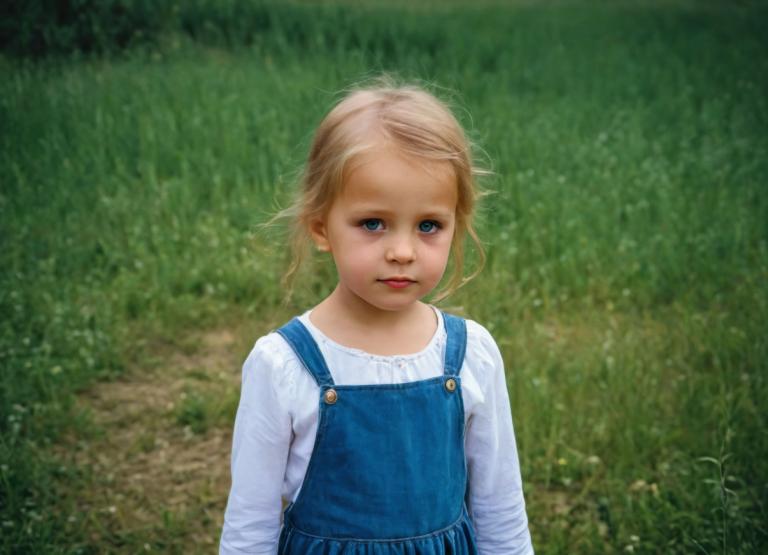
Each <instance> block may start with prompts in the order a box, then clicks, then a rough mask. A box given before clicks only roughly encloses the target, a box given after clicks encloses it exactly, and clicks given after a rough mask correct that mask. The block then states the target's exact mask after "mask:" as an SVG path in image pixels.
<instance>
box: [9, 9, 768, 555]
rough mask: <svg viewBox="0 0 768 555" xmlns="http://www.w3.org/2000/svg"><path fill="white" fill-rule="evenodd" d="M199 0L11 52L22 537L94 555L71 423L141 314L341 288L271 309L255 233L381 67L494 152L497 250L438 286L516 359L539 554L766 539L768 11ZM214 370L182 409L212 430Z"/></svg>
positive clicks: (302, 303)
mask: <svg viewBox="0 0 768 555" xmlns="http://www.w3.org/2000/svg"><path fill="white" fill-rule="evenodd" d="M194 6H195V9H197V10H201V11H200V13H198V12H194V11H193V10H192V8H189V10H190V11H189V13H186V14H185V15H184V17H186V18H187V20H189V21H191V23H188V24H187V27H182V30H181V31H179V30H177V31H176V32H174V33H169V34H168V35H166V36H161V37H159V38H158V39H157V41H156V42H155V43H150V44H145V45H139V46H138V47H137V48H135V49H134V50H131V51H127V52H123V53H120V54H117V55H113V56H110V57H104V58H98V59H93V58H78V57H73V58H63V59H62V58H57V59H53V58H49V59H42V60H38V61H36V62H29V61H20V60H11V59H4V60H2V61H0V74H1V76H2V79H0V186H1V187H2V189H1V191H0V241H1V243H0V246H2V249H1V250H0V261H1V266H0V267H1V268H2V269H1V270H0V312H1V313H2V314H3V317H2V319H1V320H0V361H1V364H2V382H1V383H0V386H1V387H2V389H1V390H0V416H1V417H2V420H1V421H0V431H1V432H2V440H0V530H2V533H0V538H2V539H0V546H2V547H1V548H0V549H2V550H3V551H4V552H9V553H70V552H96V551H97V550H96V548H94V550H93V551H89V550H88V549H87V548H80V549H79V551H77V550H75V549H74V548H70V547H68V546H74V545H86V544H87V542H88V539H87V538H86V537H77V536H76V535H75V536H74V537H73V536H72V534H73V532H72V529H71V527H69V528H68V527H67V524H66V522H65V521H64V517H62V516H57V515H60V511H58V510H57V494H56V491H57V490H56V488H57V487H58V484H59V483H60V481H61V477H62V475H64V476H67V480H70V482H71V483H77V475H78V472H82V470H77V469H66V468H62V467H61V464H60V463H59V462H58V461H57V460H55V459H54V458H52V457H51V455H50V452H49V446H50V444H51V443H52V442H55V441H56V438H57V437H59V436H60V434H61V433H63V432H64V431H65V430H67V429H69V428H72V427H81V426H87V425H88V424H87V422H81V421H79V420H73V413H72V411H71V410H70V409H71V399H72V395H73V394H74V393H75V392H77V391H79V390H81V389H83V388H87V387H88V385H89V384H90V383H92V382H93V381H94V380H97V379H104V378H110V377H113V376H115V375H117V374H119V373H120V372H121V371H122V370H123V369H124V368H125V366H126V365H127V364H128V363H129V362H133V363H137V364H141V359H140V358H138V359H136V357H140V356H141V355H139V354H136V353H137V351H136V350H135V349H134V347H133V345H134V343H135V341H136V340H137V338H145V339H146V338H150V337H173V336H175V335H177V334H178V333H180V332H182V331H183V330H185V329H189V328H199V327H205V326H208V325H212V324H213V323H214V322H216V323H217V324H222V323H226V322H227V319H228V317H229V316H228V315H230V314H232V313H233V312H237V313H238V314H243V313H245V314H249V315H250V317H251V318H253V319H262V318H267V319H271V318H274V317H275V314H283V313H286V310H288V311H289V313H290V312H291V311H296V310H299V309H303V308H306V307H308V306H310V305H311V304H312V303H315V302H317V301H318V300H319V299H320V298H322V295H323V294H325V293H327V292H328V287H329V279H328V276H329V272H330V271H331V270H330V269H329V268H327V267H326V266H320V268H319V270H318V273H317V274H316V275H310V274H309V273H308V274H307V275H305V276H304V277H303V278H302V281H301V283H300V286H299V289H298V291H297V295H296V298H295V299H294V301H293V304H292V306H291V307H290V308H289V309H285V308H283V307H281V306H280V303H281V300H282V298H281V295H282V291H281V289H280V286H279V279H280V276H281V275H282V272H283V271H284V269H285V258H284V255H283V252H284V249H283V247H282V246H281V244H280V243H279V241H278V238H276V237H272V236H271V235H263V234H256V233H254V231H255V229H256V226H257V224H259V223H261V222H263V221H265V220H266V219H267V217H268V215H269V214H270V213H272V212H273V211H274V209H275V207H276V206H277V205H278V204H281V203H282V204H284V203H285V202H287V200H288V199H289V198H290V193H291V189H292V181H293V177H294V175H295V173H296V171H297V169H298V167H299V165H300V163H301V160H302V157H303V156H304V155H305V153H306V148H307V145H308V143H309V140H310V138H311V132H312V130H313V128H314V126H315V125H316V124H317V123H318V121H319V120H320V118H321V117H322V115H323V113H324V112H325V111H326V110H327V109H328V107H329V106H330V105H331V103H332V102H333V100H334V98H337V94H336V93H337V91H339V90H340V89H341V88H343V87H345V86H347V85H349V84H350V83H351V82H353V81H356V80H359V79H361V78H364V77H366V76H371V75H375V74H376V73H377V72H379V71H382V70H390V71H395V72H397V73H398V74H400V75H402V76H403V77H405V78H409V79H417V78H418V79H424V80H427V81H429V82H433V83H435V84H436V85H438V86H439V87H440V88H438V89H437V92H438V93H439V94H442V95H443V96H444V97H446V98H448V99H449V100H450V99H452V100H453V101H454V102H455V104H456V105H457V106H458V107H459V112H458V113H459V116H460V118H461V119H462V121H463V122H464V123H465V124H466V125H467V126H468V127H469V128H470V129H471V135H472V137H473V139H474V140H475V141H476V142H477V143H479V144H480V145H481V146H482V147H483V148H484V150H485V153H486V156H485V158H486V163H487V164H489V165H491V166H492V167H493V169H494V170H495V172H496V173H495V176H494V177H492V178H490V179H488V180H486V181H485V182H484V185H485V186H486V187H487V188H489V189H492V190H493V191H495V193H494V195H493V196H491V197H489V198H488V199H487V200H486V203H485V205H484V208H483V211H482V213H481V222H480V234H481V237H482V238H483V239H484V241H485V242H486V245H487V251H488V258H489V259H488V264H487V266H486V268H485V269H484V271H483V273H482V274H481V276H480V277H478V278H477V279H476V280H475V281H473V282H471V284H470V285H468V286H467V287H466V288H465V289H464V290H461V291H460V292H459V293H458V294H456V295H455V296H454V297H451V298H449V299H448V300H447V301H446V302H445V303H444V304H445V306H446V307H457V306H463V307H465V309H466V311H467V314H468V315H469V316H471V317H473V318H474V319H476V320H478V321H479V322H481V323H483V324H485V325H486V326H488V327H489V329H491V331H492V332H493V334H494V336H495V337H496V338H497V340H498V342H499V344H500V346H501V348H502V351H503V354H504V356H505V359H506V361H507V365H508V385H509V390H510V395H511V400H512V405H513V412H514V418H515V426H516V433H517V437H518V443H519V449H520V456H521V463H522V469H523V476H524V481H525V486H526V498H527V501H528V504H529V518H530V521H531V529H532V532H533V536H534V543H535V546H536V548H537V552H539V553H615V552H621V551H629V550H630V548H631V550H632V551H633V552H636V553H658V552H665V553H676V552H677V553H691V552H700V553H753V552H759V551H761V550H764V549H765V547H766V545H767V544H768V539H767V538H766V535H767V534H768V531H767V530H766V526H765V522H768V515H767V514H766V499H768V462H767V461H768V436H767V435H766V430H768V421H767V420H768V418H767V417H766V415H767V414H768V410H767V409H768V407H766V402H765V399H766V395H768V387H767V386H766V370H768V368H767V366H766V362H765V361H766V360H768V341H767V340H766V337H765V331H764V326H765V322H766V321H768V287H767V286H766V283H767V281H766V278H768V194H767V193H766V191H767V190H768V189H766V186H767V185H768V125H767V124H768V101H766V98H768V96H767V95H766V94H765V93H766V91H767V90H768V86H767V85H768V78H767V77H766V76H768V56H766V54H767V53H768V45H767V44H766V40H765V38H764V36H763V33H762V30H761V29H762V28H761V26H760V25H759V23H758V22H759V21H760V20H761V18H763V19H764V16H765V10H764V9H763V8H759V7H750V5H748V4H745V5H744V6H743V7H742V8H738V9H737V8H733V7H731V6H730V5H727V7H726V5H724V6H723V7H719V6H718V5H717V4H716V3H706V4H703V5H700V6H697V5H695V4H690V5H689V4H686V3H662V2H660V3H656V4H645V5H635V4H632V3H621V4H613V3H606V4H601V3H593V4H581V3H559V4H556V5H544V6H540V5H537V4H526V3H520V4H518V5H515V6H512V7H500V6H493V5H488V6H481V7H476V8H468V7H462V6H461V5H452V7H451V8H450V9H441V10H439V11H436V12H435V13H429V12H428V11H426V10H424V11H422V10H418V11H407V12H406V11H405V10H406V9H405V8H400V7H389V8H388V7H385V6H380V7H378V8H375V9H366V10H363V9H355V10H346V11H341V10H335V9H325V8H314V7H311V6H305V7H295V6H294V7H292V8H286V9H282V10H276V11H275V13H277V14H280V18H282V19H279V18H278V19H276V20H277V21H279V22H280V25H273V26H271V27H268V28H265V29H263V30H262V31H260V32H259V33H255V34H252V33H250V32H246V31H247V29H249V27H248V25H247V23H248V20H247V19H245V20H244V21H245V22H244V23H241V25H242V29H241V30H243V29H244V30H243V31H242V33H244V34H241V35H239V34H238V32H236V31H237V29H235V30H234V31H233V32H232V33H231V34H229V35H228V34H227V32H226V31H227V29H231V27H228V26H231V25H232V24H233V23H232V22H233V21H238V14H237V13H234V15H233V14H231V13H230V14H229V15H227V13H228V12H227V13H224V11H222V12H221V13H218V16H217V17H219V19H216V18H215V17H211V19H210V20H208V19H206V15H205V13H207V12H205V10H209V11H211V13H213V14H214V15H216V13H215V7H212V6H207V4H205V3H204V2H198V3H195V4H194ZM318 10H319V11H320V12H321V13H320V15H318ZM257 11H258V10H256V11H254V12H253V13H257ZM204 12H205V13H204ZM195 13H197V15H194V14H195ZM259 13H261V12H259ZM190 14H192V15H190ZM201 14H202V15H201ZM222 14H223V15H222ZM404 14H406V16H405V17H404ZM254 17H255V16H254ZM228 18H229V19H228ZM206 21H209V23H210V24H209V25H207V26H206V24H205V22H206ZM339 21H344V22H345V26H343V27H339ZM211 22H212V23H211ZM183 29H186V30H187V31H188V32H189V33H191V34H192V35H194V36H195V37H196V40H197V42H194V41H191V40H190V39H189V38H188V36H189V35H187V34H184V32H183ZM206 29H207V31H205V30H206ZM249 33H250V34H249ZM246 35H247V36H246ZM233 37H234V39H233ZM470 114H471V117H470ZM203 385H204V384H200V388H201V389H200V390H199V391H200V392H202V386H203ZM200 392H197V393H196V392H193V394H190V396H189V397H187V399H186V400H185V402H184V403H183V404H182V405H181V406H180V407H179V408H178V409H177V413H176V415H175V416H176V418H177V421H178V422H179V424H180V425H185V426H190V427H192V428H194V430H195V431H201V432H202V431H204V429H205V428H206V427H207V426H209V425H220V420H221V418H222V417H221V414H222V413H221V412H220V409H219V408H217V405H212V401H211V400H210V399H207V398H206V397H205V395H203V394H202V393H200ZM225 425H229V424H228V423H227V424H225ZM148 441H150V440H148ZM93 518H98V517H93ZM190 526H193V523H191V522H188V521H187V520H186V519H185V518H184V516H183V515H174V514H168V518H167V528H168V537H169V538H182V537H183V536H184V535H185V530H188V529H189V527H190ZM82 533H83V534H85V532H82ZM135 541H136V544H135V546H139V547H141V546H142V545H143V543H144V541H143V538H137V539H136V540H135ZM166 545H167V544H166ZM135 546H134V547H135ZM112 548H113V549H114V550H115V551H120V549H127V550H128V551H131V547H130V546H128V547H126V546H122V548H121V547H120V546H112Z"/></svg>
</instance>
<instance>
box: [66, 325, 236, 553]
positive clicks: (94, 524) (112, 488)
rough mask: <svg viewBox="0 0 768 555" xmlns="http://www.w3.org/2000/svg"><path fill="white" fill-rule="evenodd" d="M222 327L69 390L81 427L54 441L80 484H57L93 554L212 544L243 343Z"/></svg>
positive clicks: (189, 549) (224, 488) (206, 549)
mask: <svg viewBox="0 0 768 555" xmlns="http://www.w3.org/2000/svg"><path fill="white" fill-rule="evenodd" d="M243 347H244V346H243V345H242V344H241V342H240V341H238V340H237V339H236V338H235V336H234V335H233V334H232V333H231V332H229V331H225V330H217V331H212V332H205V333H199V334H195V335H194V336H191V337H188V338H185V339H184V341H183V342H180V343H178V344H175V345H164V346H161V347H157V348H156V349H155V351H156V352H153V353H152V355H153V357H152V358H153V360H154V361H156V362H155V364H154V365H153V367H152V368H143V369H129V370H128V371H127V372H126V373H125V374H124V375H123V376H121V377H120V379H118V380H117V381H113V382H102V383H98V384H95V385H94V386H93V387H91V388H90V389H89V390H87V391H86V392H84V393H83V394H81V395H80V396H79V398H78V399H77V407H78V409H77V410H79V411H82V412H84V413H86V414H89V415H90V420H91V422H92V423H93V426H91V427H88V431H87V432H83V433H79V432H72V433H71V434H69V435H68V436H67V437H66V438H65V441H64V442H63V443H62V444H61V445H59V446H58V447H57V448H56V452H57V455H58V456H59V457H61V458H62V459H63V460H64V461H65V463H68V464H70V465H73V466H74V467H76V468H80V469H90V471H91V472H84V473H83V475H84V476H86V477H87V478H86V480H87V484H85V485H84V484H78V486H77V487H78V488H79V489H80V491H76V492H75V491H72V485H70V484H62V492H63V495H65V496H67V497H69V498H72V499H73V501H72V502H71V503H70V505H71V506H72V514H71V515H70V516H69V522H70V523H71V524H72V526H73V527H77V528H78V529H79V531H80V532H81V533H83V532H84V534H85V537H87V538H88V547H89V548H97V552H99V553H135V552H147V551H155V552H158V551H162V552H164V553H167V552H173V553H176V552H179V553H182V552H183V553H198V552H199V553H211V552H214V551H215V550H216V545H217V544H218V539H219V534H220V530H221V522H222V518H223V514H224V508H225V504H226V498H227V494H228V491H229V486H230V474H229V470H230V467H229V463H230V449H231V433H232V419H233V417H234V411H235V410H236V407H237V400H238V397H239V386H240V376H241V374H240V369H241V365H242V361H243V359H244V355H243V352H244V349H243Z"/></svg>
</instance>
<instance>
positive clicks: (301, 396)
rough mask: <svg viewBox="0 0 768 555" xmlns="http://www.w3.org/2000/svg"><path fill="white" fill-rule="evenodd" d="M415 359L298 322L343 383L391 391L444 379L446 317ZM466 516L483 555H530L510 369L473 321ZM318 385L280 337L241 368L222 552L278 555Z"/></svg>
mask: <svg viewBox="0 0 768 555" xmlns="http://www.w3.org/2000/svg"><path fill="white" fill-rule="evenodd" d="M439 319H440V324H439V326H438V331H437V332H436V333H435V336H434V337H433V339H432V341H431V342H430V344H429V345H428V346H427V347H426V348H425V349H424V350H422V351H420V352H419V353H414V354H410V355H402V356H377V355H371V354H369V353H366V352H364V351H360V350H357V349H351V348H349V347H345V346H342V345H339V344H337V343H335V342H333V341H332V340H330V339H329V338H327V337H326V336H324V335H323V334H322V332H320V331H319V330H318V329H317V328H315V327H314V326H313V325H312V323H311V321H310V320H309V312H307V313H305V314H303V315H302V316H300V320H301V321H302V323H303V324H304V325H305V326H306V327H307V328H308V329H309V331H310V333H311V334H312V335H313V337H314V339H315V341H316V342H317V344H318V347H319V348H320V352H321V353H322V355H323V357H324V358H325V360H326V362H327V364H328V367H329V369H330V371H331V375H332V377H333V379H334V381H335V383H337V384H345V385H351V384H385V383H404V382H410V381H417V380H424V379H428V378H433V377H436V376H439V375H441V374H442V372H443V369H442V360H443V353H444V349H445V330H444V328H443V324H442V318H441V317H440V316H439ZM461 383H462V398H463V401H464V410H465V415H464V417H465V425H466V434H465V450H466V454H467V462H468V469H469V480H470V499H469V509H470V514H471V517H472V519H473V523H474V525H475V528H476V531H477V536H476V537H477V540H478V548H479V551H480V553H481V554H482V555H492V554H493V555H501V554H504V555H512V554H522V555H527V554H528V553H532V552H533V551H532V548H531V542H530V535H529V533H528V521H527V517H526V513H525V503H524V501H523V496H522V488H521V481H520V467H519V464H518V457H517V448H516V445H515V436H514V430H513V427H512V417H511V414H510V407H509V397H508V394H507V389H506V383H505V377H504V365H503V362H502V359H501V355H500V353H499V350H498V347H497V346H496V343H495V341H494V340H493V338H492V337H491V335H490V334H489V333H488V331H487V330H486V329H485V328H484V327H482V326H481V325H480V324H478V323H476V322H474V321H472V320H468V321H467V351H466V357H465V359H464V366H463V367H462V370H461ZM319 393H320V391H319V388H318V386H317V384H316V383H315V382H314V380H313V378H312V377H311V376H310V375H309V373H308V372H307V371H306V369H304V367H303V366H302V365H301V363H300V362H299V360H298V358H297V357H296V355H295V354H294V353H293V351H292V350H291V348H290V347H289V346H288V344H287V343H286V342H285V341H284V340H283V338H282V337H280V336H279V335H278V334H276V333H271V334H269V335H266V336H264V337H262V338H261V339H259V340H258V341H257V342H256V345H255V346H254V348H253V350H252V351H251V354H250V355H249V356H248V359H247V360H246V361H245V364H244V365H243V383H242V391H241V396H240V404H239V406H238V410H237V416H236V419H235V429H234V437H233V443H232V489H231V491H230V494H229V501H228V504H227V509H226V512H225V517H224V527H223V530H222V535H221V543H220V551H219V553H220V555H235V554H242V553H254V554H268V555H274V554H275V553H276V552H277V541H278V535H279V530H280V513H281V509H282V503H281V499H282V500H285V501H286V502H290V501H293V500H295V499H296V497H297V496H298V493H299V490H300V489H301V484H302V481H303V479H304V475H305V473H306V470H307V465H308V463H309V459H310V457H311V454H312V447H313V445H314V438H315V435H316V433H317V422H318V416H319V412H318V407H319V403H318V399H319Z"/></svg>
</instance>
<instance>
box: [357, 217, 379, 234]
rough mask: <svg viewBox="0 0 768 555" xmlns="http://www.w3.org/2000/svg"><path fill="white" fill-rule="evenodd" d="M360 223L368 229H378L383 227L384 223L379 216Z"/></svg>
mask: <svg viewBox="0 0 768 555" xmlns="http://www.w3.org/2000/svg"><path fill="white" fill-rule="evenodd" d="M360 225H362V226H363V229H365V230H366V231H378V230H380V229H381V228H382V226H383V225H384V224H383V222H382V221H381V220H379V219H378V218H370V219H367V220H363V221H362V222H360Z"/></svg>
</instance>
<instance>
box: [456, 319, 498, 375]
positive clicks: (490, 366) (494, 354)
mask: <svg viewBox="0 0 768 555" xmlns="http://www.w3.org/2000/svg"><path fill="white" fill-rule="evenodd" d="M465 321H466V324H467V351H466V355H465V357H464V364H465V366H466V368H468V369H469V370H470V372H471V373H472V375H473V376H474V378H475V379H476V380H477V381H478V382H479V383H480V384H483V383H489V382H493V381H495V375H496V374H498V373H501V374H504V361H503V359H502V356H501V352H500V350H499V346H498V344H497V343H496V340H495V339H494V337H493V335H492V334H491V332H490V331H488V329H487V328H486V327H485V326H483V325H482V324H480V323H478V322H476V321H475V320H470V319H466V320H465Z"/></svg>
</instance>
